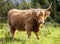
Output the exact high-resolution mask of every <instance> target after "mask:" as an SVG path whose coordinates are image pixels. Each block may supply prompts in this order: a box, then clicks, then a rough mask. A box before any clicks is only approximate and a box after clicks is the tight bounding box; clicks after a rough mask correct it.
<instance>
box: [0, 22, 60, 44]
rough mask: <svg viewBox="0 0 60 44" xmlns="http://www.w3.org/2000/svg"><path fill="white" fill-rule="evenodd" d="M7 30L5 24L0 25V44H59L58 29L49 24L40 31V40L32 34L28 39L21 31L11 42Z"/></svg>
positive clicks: (59, 32) (59, 31)
mask: <svg viewBox="0 0 60 44" xmlns="http://www.w3.org/2000/svg"><path fill="white" fill-rule="evenodd" d="M8 29H9V28H8V26H7V24H6V23H4V24H2V23H1V24H0V44H60V27H59V26H55V27H54V26H53V25H50V23H49V24H47V25H44V26H43V27H42V28H41V29H40V33H39V37H40V40H37V38H36V36H35V34H34V33H33V32H32V34H31V38H30V39H28V37H27V33H26V32H23V31H16V34H15V39H14V40H11V39H10V34H9V33H8Z"/></svg>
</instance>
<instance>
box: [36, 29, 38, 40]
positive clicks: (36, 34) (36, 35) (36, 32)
mask: <svg viewBox="0 0 60 44" xmlns="http://www.w3.org/2000/svg"><path fill="white" fill-rule="evenodd" d="M35 34H36V37H37V39H38V40H39V29H38V31H37V32H35Z"/></svg>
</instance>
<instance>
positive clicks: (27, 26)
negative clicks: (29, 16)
mask: <svg viewBox="0 0 60 44" xmlns="http://www.w3.org/2000/svg"><path fill="white" fill-rule="evenodd" d="M25 29H26V31H27V35H28V39H30V36H31V26H30V25H28V24H26V26H25Z"/></svg>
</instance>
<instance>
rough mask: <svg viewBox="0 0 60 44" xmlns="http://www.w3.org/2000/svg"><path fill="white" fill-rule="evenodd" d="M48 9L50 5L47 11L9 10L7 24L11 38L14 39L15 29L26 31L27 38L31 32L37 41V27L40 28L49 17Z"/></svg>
mask: <svg viewBox="0 0 60 44" xmlns="http://www.w3.org/2000/svg"><path fill="white" fill-rule="evenodd" d="M50 8H51V5H50V6H49V8H48V9H29V10H18V9H12V10H10V11H9V12H8V23H9V27H10V34H11V37H12V38H14V34H15V31H16V29H17V30H20V31H26V32H27V35H28V38H30V36H31V32H32V31H33V32H34V33H35V34H36V36H37V39H39V36H38V34H39V26H40V27H41V24H43V23H44V21H45V20H46V18H47V17H48V16H49V15H50V11H49V9H50Z"/></svg>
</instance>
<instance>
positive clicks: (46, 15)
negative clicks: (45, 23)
mask: <svg viewBox="0 0 60 44" xmlns="http://www.w3.org/2000/svg"><path fill="white" fill-rule="evenodd" d="M49 15H50V11H46V12H45V19H46V18H47V17H48V16H49Z"/></svg>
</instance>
